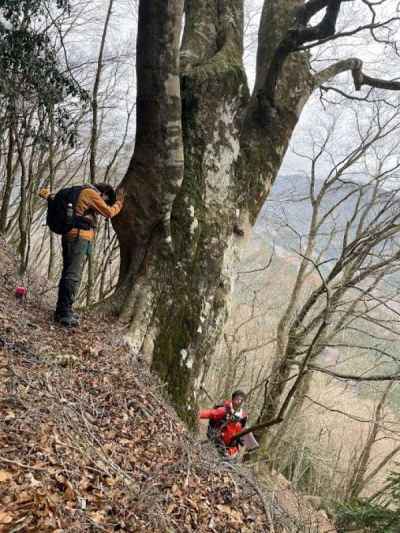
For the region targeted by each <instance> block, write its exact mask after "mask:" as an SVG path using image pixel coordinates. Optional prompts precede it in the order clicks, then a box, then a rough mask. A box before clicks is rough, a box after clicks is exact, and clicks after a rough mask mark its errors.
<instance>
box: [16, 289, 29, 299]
mask: <svg viewBox="0 0 400 533" xmlns="http://www.w3.org/2000/svg"><path fill="white" fill-rule="evenodd" d="M27 292H28V289H26V288H25V287H17V288H16V289H15V297H16V298H17V299H18V300H23V299H24V298H26V294H27Z"/></svg>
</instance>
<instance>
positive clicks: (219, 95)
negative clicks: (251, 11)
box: [110, 0, 360, 424]
mask: <svg viewBox="0 0 400 533" xmlns="http://www.w3.org/2000/svg"><path fill="white" fill-rule="evenodd" d="M340 4H341V2H340V1H334V2H332V1H326V2H314V1H313V2H308V3H306V4H305V3H304V2H303V1H300V0H268V1H266V2H265V6H264V9H263V13H262V19H261V24H260V29H259V48H258V57H257V77H256V83H255V88H254V90H253V92H252V94H250V93H249V89H248V85H247V80H246V75H245V71H244V67H243V62H242V55H243V0H186V2H185V3H184V1H183V0H141V2H140V7H139V30H138V42H137V78H138V96H137V137H136V145H135V150H134V154H133V157H132V161H131V163H130V166H129V169H128V171H127V174H126V176H125V178H124V180H123V183H122V186H123V187H124V189H125V191H126V206H125V208H124V210H123V212H122V214H121V215H120V216H119V217H118V218H117V220H116V224H115V226H116V230H117V233H118V237H119V240H120V247H121V268H120V278H119V284H118V288H117V290H116V292H115V294H114V296H113V297H112V300H111V301H110V305H111V306H112V307H113V309H114V310H115V311H116V312H118V313H120V314H121V316H122V317H123V318H125V319H126V320H128V321H129V323H130V336H129V338H130V342H131V344H132V346H133V348H134V350H135V351H137V352H140V351H141V352H144V353H146V354H148V355H149V356H151V358H152V368H153V370H155V371H156V372H157V373H158V374H159V375H160V377H161V378H162V380H163V381H165V382H166V384H167V390H168V393H169V394H170V397H171V399H172V400H173V402H174V403H175V405H176V407H177V409H178V412H179V414H180V415H181V416H182V417H183V418H184V419H185V420H186V421H187V422H189V423H191V424H194V422H195V419H196V416H195V413H196V405H197V395H198V391H199V390H200V387H201V384H202V381H203V378H204V375H205V373H206V371H207V368H208V365H209V361H210V357H211V356H212V353H213V350H214V347H215V345H216V343H217V341H218V339H219V336H220V334H221V331H222V328H223V325H224V322H225V320H226V316H227V313H228V311H229V294H230V292H231V288H232V287H231V270H232V266H233V264H234V261H235V256H236V250H237V249H238V248H239V247H240V245H241V243H242V241H243V240H244V239H246V237H247V235H248V234H249V231H250V229H251V226H252V225H253V224H254V222H255V220H256V217H257V215H258V213H259V211H260V209H261V207H262V205H263V203H264V201H265V199H266V197H267V196H268V193H269V191H270V189H271V186H272V184H273V181H274V179H275V177H276V175H277V172H278V170H279V167H280V165H281V162H282V159H283V156H284V154H285V151H286V149H287V146H288V143H289V140H290V137H291V135H292V132H293V129H294V127H295V126H296V123H297V121H298V118H299V115H300V113H301V110H302V108H303V106H304V104H305V103H306V101H307V99H308V97H309V96H310V94H311V93H312V91H313V89H314V87H315V86H316V85H318V83H320V80H317V79H316V78H315V77H314V76H312V74H311V71H310V65H309V56H308V52H307V51H300V52H299V51H297V49H298V47H299V46H300V45H302V44H304V43H305V42H307V41H309V40H315V39H320V38H326V37H328V36H329V35H331V34H332V32H334V26H335V22H336V18H337V15H338V11H339V9H340ZM324 7H325V8H327V9H326V15H325V16H324V17H323V20H322V22H321V23H319V24H318V26H317V27H315V28H312V27H309V26H308V25H307V24H308V22H309V20H310V18H311V17H312V15H313V14H315V13H316V12H318V11H319V10H321V9H323V8H324ZM183 12H185V27H184V31H183V36H182V39H180V36H181V27H182V22H183ZM328 22H329V23H328ZM354 66H356V67H357V68H358V69H360V63H358V62H355V63H354V62H350V63H349V65H348V66H347V68H348V69H351V68H352V67H354ZM340 68H342V69H343V68H344V67H343V66H342V67H340ZM340 68H339V70H340ZM325 76H327V74H326V73H325Z"/></svg>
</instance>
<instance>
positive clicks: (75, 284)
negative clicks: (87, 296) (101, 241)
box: [56, 236, 92, 318]
mask: <svg viewBox="0 0 400 533" xmlns="http://www.w3.org/2000/svg"><path fill="white" fill-rule="evenodd" d="M91 248H92V243H91V242H90V241H88V240H86V239H82V238H80V237H76V238H72V239H68V238H67V237H65V236H63V238H62V256H63V270H62V274H61V279H60V284H59V286H58V300H57V307H56V316H57V317H59V318H60V317H68V316H71V313H72V305H73V303H74V301H75V298H76V295H77V293H78V290H79V286H80V284H81V279H82V274H83V269H84V267H85V263H86V259H87V257H88V256H89V255H90V253H91Z"/></svg>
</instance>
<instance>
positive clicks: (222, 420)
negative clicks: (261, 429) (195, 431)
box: [199, 390, 247, 457]
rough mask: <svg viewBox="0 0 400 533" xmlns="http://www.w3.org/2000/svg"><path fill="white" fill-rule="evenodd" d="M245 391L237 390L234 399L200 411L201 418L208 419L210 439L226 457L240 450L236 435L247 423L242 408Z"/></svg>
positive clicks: (208, 435)
mask: <svg viewBox="0 0 400 533" xmlns="http://www.w3.org/2000/svg"><path fill="white" fill-rule="evenodd" d="M245 396H246V395H245V394H244V392H242V391H240V390H237V391H235V392H234V393H233V394H232V400H225V401H224V403H223V405H220V406H218V405H217V406H215V407H214V408H213V409H203V410H201V411H200V413H199V417H200V418H201V419H208V420H209V424H208V428H207V437H208V439H209V440H210V441H211V442H212V443H213V444H214V445H215V446H216V448H217V450H218V452H219V453H220V454H221V455H223V456H225V457H234V456H235V455H236V454H237V453H238V452H239V445H240V444H241V443H240V439H238V440H235V435H237V434H238V433H240V432H241V431H243V429H244V427H245V425H246V423H247V414H246V413H245V412H244V411H243V409H242V404H243V402H244V399H245Z"/></svg>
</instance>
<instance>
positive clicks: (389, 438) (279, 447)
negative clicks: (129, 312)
mask: <svg viewBox="0 0 400 533" xmlns="http://www.w3.org/2000/svg"><path fill="white" fill-rule="evenodd" d="M315 3H316V2H313V1H310V2H308V3H307V5H311V4H312V5H314V4H315ZM383 3H384V4H385V6H384V8H382V7H381V4H382V2H368V1H366V0H365V1H360V2H344V6H342V12H341V16H340V17H339V20H338V26H339V29H338V33H340V36H341V38H340V39H339V38H338V39H333V40H331V39H324V38H322V40H321V39H320V40H319V41H317V42H314V43H313V44H311V45H310V46H309V47H308V48H307V46H308V45H307V44H305V51H304V53H306V54H307V61H309V63H310V65H311V66H310V69H311V71H312V72H313V73H320V72H321V71H323V72H324V73H325V78H324V77H323V79H321V80H320V82H321V83H318V86H317V87H316V89H315V90H314V92H313V93H312V96H310V99H309V101H308V103H307V104H306V107H305V109H304V111H303V113H302V115H301V117H300V119H299V121H298V122H297V125H296V127H295V129H294V134H293V136H292V138H291V142H290V145H289V148H288V150H287V152H286V155H285V157H284V159H283V162H282V165H281V166H280V171H279V174H278V176H277V178H276V181H275V182H274V184H273V186H272V189H271V193H270V194H269V195H267V193H265V192H264V193H263V194H265V196H266V201H265V202H263V201H261V200H259V201H260V205H261V204H263V207H262V208H261V210H260V212H259V213H257V216H256V217H255V219H256V221H255V224H254V227H253V230H252V232H251V235H250V237H249V238H247V239H243V242H242V241H239V242H238V243H237V245H236V248H235V254H234V255H235V260H233V261H232V265H233V266H232V267H231V270H230V275H231V276H232V280H233V283H232V291H230V296H229V298H228V306H227V309H228V311H229V313H228V312H225V311H223V313H222V314H224V320H223V321H222V322H225V319H226V318H227V317H228V315H229V317H228V318H227V320H226V322H225V325H224V328H223V334H222V337H221V338H220V339H219V338H218V337H217V336H215V337H213V336H211V341H210V342H211V344H212V349H213V351H214V353H213V357H211V358H210V359H209V360H207V364H205V365H204V367H205V372H204V376H203V379H202V384H201V389H200V391H199V395H198V398H197V401H200V403H201V404H203V405H206V404H209V403H210V402H217V401H219V400H221V399H222V398H225V397H228V396H229V395H230V393H231V392H232V390H234V389H237V388H241V389H244V390H246V391H248V392H249V396H248V409H249V412H250V415H251V420H252V422H253V423H256V422H257V421H258V422H261V423H265V422H266V421H267V422H268V420H274V419H275V418H282V419H283V421H282V422H281V423H280V424H276V425H275V424H274V425H273V426H272V427H271V428H270V429H269V431H268V432H266V431H265V428H262V429H261V430H260V435H257V436H258V437H259V438H261V440H262V444H263V448H262V449H263V454H261V455H259V456H258V457H257V459H256V460H255V461H259V462H260V463H263V462H265V459H266V458H267V461H268V465H269V467H271V468H273V469H275V470H277V471H279V472H281V473H282V474H284V475H285V477H286V478H288V479H289V480H290V481H291V482H292V483H293V485H294V487H295V488H296V489H298V490H299V491H301V492H303V493H305V494H307V495H310V496H313V497H314V496H316V497H318V498H321V500H320V501H318V505H321V506H323V505H326V506H327V507H328V508H329V510H330V511H331V512H333V506H336V504H337V502H340V504H339V507H338V508H336V507H335V509H334V511H335V512H338V516H339V517H340V520H342V522H343V524H345V525H344V526H343V527H350V526H347V525H346V524H353V525H357V524H361V525H363V527H370V528H371V529H370V530H371V531H388V532H389V531H393V532H394V531H397V529H396V527H398V518H397V519H396V518H395V517H393V516H395V515H393V516H392V514H391V513H392V511H393V510H395V509H396V508H398V492H396V491H398V486H399V472H398V463H397V460H398V458H399V454H400V445H399V437H400V427H399V424H400V419H399V415H398V408H399V406H400V389H399V385H398V381H399V379H400V366H399V357H398V347H399V333H400V320H399V317H400V289H399V287H400V285H399V283H400V273H399V269H400V248H399V244H400V243H399V237H398V231H399V228H400V223H399V217H400V203H399V200H400V180H399V177H400V173H399V170H400V159H399V142H400V141H399V139H400V135H399V133H400V114H399V105H398V96H397V94H398V93H396V92H390V91H387V90H385V89H387V87H383V88H382V89H380V88H379V85H378V86H376V85H371V86H370V87H368V89H366V90H365V91H364V92H363V93H358V92H357V93H354V91H353V84H354V76H352V74H351V72H350V71H343V72H342V73H341V74H340V75H339V76H337V77H335V78H333V79H331V78H329V77H327V74H326V70H324V69H327V68H328V66H329V65H331V62H332V60H333V59H335V61H336V60H338V59H339V58H340V57H343V56H345V55H347V56H350V57H352V56H353V55H357V57H359V58H360V59H362V61H363V64H364V66H365V67H366V68H368V71H369V72H370V73H371V75H374V76H377V78H380V77H383V78H390V79H393V80H394V79H396V78H397V77H398V70H399V68H398V50H397V45H396V37H397V36H398V23H399V20H398V16H397V15H398V5H397V3H396V2H383ZM20 4H21V8H20V11H18V10H17V12H16V11H15V10H13V9H14V7H13V6H12V2H7V1H5V2H2V3H0V14H1V17H0V38H1V42H0V47H1V48H0V61H1V69H2V71H3V73H4V75H3V76H2V80H1V81H0V90H1V93H2V98H1V100H0V114H1V120H0V187H1V205H0V233H1V234H2V236H3V237H4V239H5V240H6V241H7V242H8V243H9V244H10V245H11V246H12V247H13V248H14V249H15V250H16V253H17V257H18V263H19V276H20V280H21V283H22V284H25V285H29V275H30V274H29V272H30V271H32V270H34V271H35V272H36V273H40V274H41V275H42V276H43V278H44V279H46V278H48V280H50V282H51V285H52V288H51V289H50V290H48V288H46V289H45V288H44V287H45V284H43V293H42V296H43V298H44V299H45V298H46V299H49V300H52V299H54V297H55V291H56V287H57V280H58V278H59V275H60V268H61V261H60V246H59V243H58V238H57V237H56V236H55V235H54V234H51V233H50V232H49V230H48V228H47V227H46V225H45V215H46V206H45V205H44V202H43V201H42V200H41V199H40V198H38V195H37V192H38V190H39V189H40V188H42V187H49V188H50V189H51V190H58V189H60V188H62V187H64V186H67V185H70V184H79V183H82V182H88V183H94V182H96V181H97V182H100V181H106V182H109V183H111V184H112V185H118V184H119V183H120V182H121V180H122V179H123V178H124V177H125V176H126V175H127V172H129V165H130V162H131V157H132V153H133V151H134V145H135V134H136V126H135V121H136V110H137V108H136V105H137V104H136V86H137V83H136V76H135V66H136V52H135V50H136V36H137V25H138V2H136V1H135V0H84V1H79V2H77V1H75V0H72V2H70V3H68V4H67V3H65V2H62V1H60V2H51V1H42V2H39V1H38V2H21V3H20ZM322 4H323V2H322V3H321V5H322ZM325 4H329V2H325ZM339 4H340V2H339ZM262 8H263V2H262V1H261V0H247V1H246V2H245V15H244V50H243V58H244V66H245V70H246V73H247V76H248V79H249V85H250V89H252V87H253V85H254V83H257V82H256V81H255V78H256V73H255V72H256V61H255V57H256V50H257V45H258V41H257V35H258V28H259V24H260V17H261V12H262ZM385 10H386V11H385ZM371 13H372V15H371ZM382 15H383V20H384V22H382V23H381V22H379V21H378V18H379V17H380V16H382ZM323 16H324V14H322V15H321V14H320V13H319V12H318V11H316V17H315V19H316V24H317V23H318V22H320V20H321V19H322V18H323ZM366 16H367V18H368V23H366V22H365V17H366ZM364 26H365V28H364ZM354 28H357V31H353V30H354ZM363 29H364V30H365V31H363ZM12 33H13V34H17V35H18V36H19V38H20V39H21V40H20V41H17V42H16V43H11V41H10V39H11V37H10V35H11V34H12ZM24 36H25V37H24ZM33 36H34V38H33ZM10 43H11V44H10ZM184 43H185V39H184ZM21 50H23V51H24V53H23V54H22V56H21V57H22V59H21V64H18V65H17V67H16V66H15V65H16V63H15V58H16V57H18V54H21ZM355 50H356V54H355V52H354V51H355ZM302 57H304V56H302ZM382 58H385V61H384V62H383V61H382ZM41 60H43V64H41ZM45 69H47V70H45ZM396 69H397V70H396ZM38 73H42V75H43V76H42V78H41V76H40V75H39V74H38ZM49 80H50V81H49ZM373 87H375V88H373ZM390 88H397V87H389V89H390ZM293 91H295V89H294V88H293ZM186 104H187V101H185V105H186ZM226 113H228V112H227V111H226ZM228 119H229V116H228ZM274 120H275V119H274ZM279 120H282V121H285V120H288V119H287V117H285V116H282V117H281V118H280V119H279ZM222 136H223V135H222ZM194 144H195V143H194ZM199 144H201V143H200V142H199ZM281 155H282V157H283V154H281ZM262 163H263V161H262V160H261V161H260V165H262ZM244 165H245V163H244ZM194 166H195V165H194ZM278 167H279V165H278ZM256 171H257V168H256V170H254V172H256ZM260 172H261V171H260ZM272 181H273V179H272ZM215 188H216V189H217V188H218V187H217V185H216V186H215ZM267 188H268V187H267ZM217 193H218V191H217V192H216V194H217ZM213 209H214V207H213ZM249 210H250V211H251V209H249ZM191 223H192V226H191V231H190V232H191V233H193V232H194V233H195V232H196V229H197V225H196V224H198V220H197V219H196V218H194V215H193V217H192V220H191ZM192 229H193V232H192ZM173 231H174V228H173V227H172V232H173ZM243 232H247V227H246V224H244V223H243V224H242V221H241V220H238V221H237V224H236V225H235V229H234V233H235V234H236V235H237V236H238V237H241V236H242V233H243ZM118 269H119V242H118V238H117V234H116V233H115V232H114V228H113V227H112V226H111V224H102V225H101V227H100V231H99V232H98V234H97V238H96V243H95V253H94V255H93V257H92V258H91V260H90V262H89V263H88V265H87V268H86V271H85V276H84V282H83V283H82V285H81V292H80V295H79V304H80V305H81V306H91V305H93V304H95V303H98V302H104V301H105V300H107V298H108V297H109V296H110V295H111V294H112V293H113V292H114V290H115V288H116V287H117V284H118ZM46 287H47V285H46ZM193 291H194V292H195V290H194V289H193ZM227 292H229V291H227ZM124 318H125V319H126V318H127V317H126V316H124ZM215 322H218V320H217V319H215ZM132 327H133V326H132ZM139 329H140V328H139ZM147 329H151V328H150V327H149V328H147ZM153 341H154V339H151V340H150V341H148V342H147V344H146V338H145V340H144V341H143V345H142V344H141V347H142V348H143V352H144V353H145V355H146V356H147V355H148V354H149V353H150V352H151V350H152V349H153V344H152V342H153ZM154 344H156V341H154ZM149 345H151V346H150V348H149ZM201 346H203V345H201ZM182 351H183V350H181V352H182ZM199 351H200V352H201V350H199ZM154 353H156V354H157V353H158V352H157V350H155V352H154ZM150 355H151V354H150ZM186 355H187V354H186ZM182 357H183V356H182ZM150 362H151V360H150ZM191 364H192V363H191ZM187 366H188V368H189V369H190V368H191V366H190V365H189V364H188V365H187ZM194 366H195V367H196V364H195V365H194ZM155 369H156V370H157V371H158V373H159V374H161V376H163V372H162V371H160V370H159V368H157V358H156V368H155ZM293 384H296V387H294V386H293ZM170 392H171V391H170ZM172 396H173V394H172ZM174 399H175V400H176V398H174ZM178 408H179V406H178ZM181 410H182V409H181ZM181 414H182V413H181ZM396 520H397V522H396ZM374 528H375V529H374ZM379 528H380V529H379ZM343 530H344V531H347V530H349V529H343Z"/></svg>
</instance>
